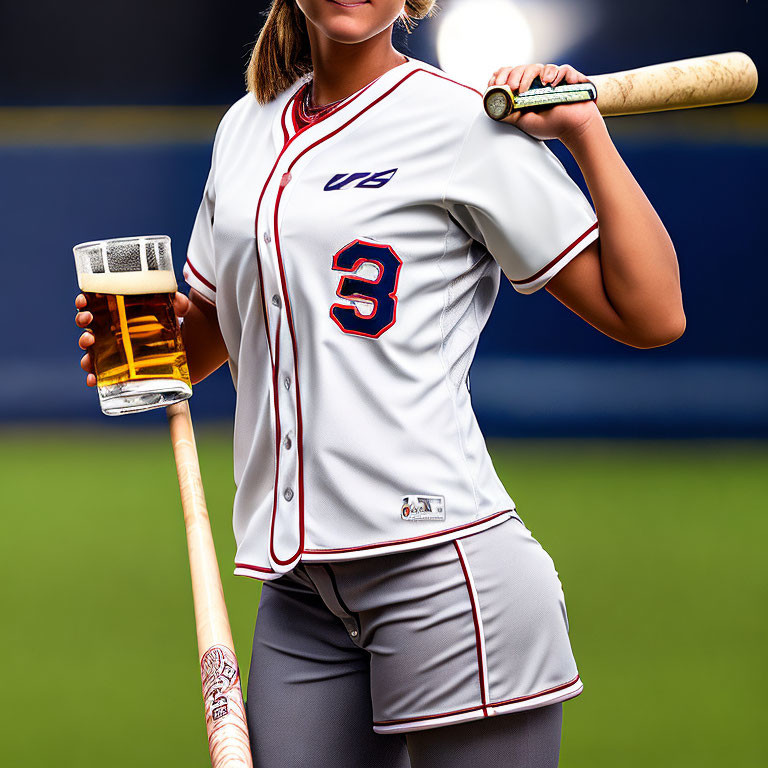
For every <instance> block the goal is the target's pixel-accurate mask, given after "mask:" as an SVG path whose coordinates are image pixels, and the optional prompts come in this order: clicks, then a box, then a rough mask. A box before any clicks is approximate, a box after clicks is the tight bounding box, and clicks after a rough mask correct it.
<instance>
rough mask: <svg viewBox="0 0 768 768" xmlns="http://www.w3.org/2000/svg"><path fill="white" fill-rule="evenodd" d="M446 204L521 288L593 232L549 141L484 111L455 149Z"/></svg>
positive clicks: (548, 273) (586, 208)
mask: <svg viewBox="0 0 768 768" xmlns="http://www.w3.org/2000/svg"><path fill="white" fill-rule="evenodd" d="M444 204H445V206H446V208H447V210H448V211H449V213H450V214H451V216H453V218H454V219H455V220H456V221H457V222H458V223H459V225H460V226H461V227H462V228H463V229H464V230H465V231H466V232H467V233H468V234H469V235H470V236H471V237H472V238H474V239H475V240H477V241H478V242H480V243H482V244H483V245H484V246H485V247H486V248H487V249H488V251H489V252H490V254H491V255H492V256H493V257H494V259H495V260H496V261H497V262H498V264H499V266H500V267H501V268H502V270H503V271H504V274H505V275H506V276H507V278H508V279H509V281H510V282H511V283H512V285H513V286H514V287H515V290H517V291H519V292H520V293H533V292H534V291H537V290H538V289H539V288H541V287H543V286H544V285H545V284H546V283H547V281H548V280H550V279H551V278H552V277H554V275H556V274H557V273H558V272H559V271H560V270H561V269H562V268H563V267H564V266H565V265H566V264H567V263H568V262H569V261H571V260H572V259H573V258H574V257H575V256H577V255H578V254H579V253H580V252H581V251H582V250H583V249H584V248H585V247H586V246H587V245H589V244H590V243H591V242H593V241H594V240H596V239H597V237H598V226H597V217H596V216H595V212H594V211H593V209H592V206H591V205H590V203H589V201H588V200H587V198H586V197H585V196H584V194H583V193H582V191H581V190H580V189H579V187H578V186H577V185H576V183H575V182H574V181H573V179H571V177H570V176H569V175H568V173H567V171H566V170H565V168H564V167H563V165H562V163H561V162H560V161H559V160H558V159H557V157H556V156H555V155H554V154H553V153H552V151H551V150H550V149H549V147H547V145H546V144H545V143H544V142H542V141H538V140H537V139H533V138H531V137H530V136H528V135H527V134H526V133H524V132H522V131H521V130H519V129H517V128H515V127H514V126H511V125H509V124H508V123H499V122H496V121H495V120H490V119H489V118H488V117H487V116H486V115H485V113H482V112H481V113H480V114H479V115H478V116H477V117H476V118H475V120H474V122H473V123H472V125H471V126H470V128H469V130H468V132H467V134H466V136H465V138H464V143H463V145H462V147H461V149H460V150H459V155H458V157H457V158H456V161H455V164H454V166H453V170H452V172H451V175H450V177H449V179H448V182H447V185H446V190H445V197H444Z"/></svg>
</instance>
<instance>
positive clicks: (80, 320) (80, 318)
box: [75, 312, 93, 328]
mask: <svg viewBox="0 0 768 768" xmlns="http://www.w3.org/2000/svg"><path fill="white" fill-rule="evenodd" d="M92 322H93V315H92V314H91V313H90V312H78V313H77V314H76V315H75V325H77V326H78V327H79V328H87V327H88V326H89V325H90V324H91V323H92Z"/></svg>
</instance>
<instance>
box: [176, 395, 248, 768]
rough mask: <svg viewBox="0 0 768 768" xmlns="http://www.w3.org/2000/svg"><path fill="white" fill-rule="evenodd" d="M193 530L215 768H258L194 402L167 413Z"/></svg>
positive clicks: (190, 541)
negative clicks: (202, 468)
mask: <svg viewBox="0 0 768 768" xmlns="http://www.w3.org/2000/svg"><path fill="white" fill-rule="evenodd" d="M166 413H167V416H168V424H169V427H170V432H171V444H172V446H173V455H174V459H175V460H176V473H177V475H178V478H179V491H180V493H181V506H182V509H183V511H184V525H185V527H186V531H187V549H188V551H189V570H190V574H191V577H192V597H193V600H194V605H195V624H196V626H197V646H198V651H199V656H200V671H201V676H202V684H203V701H204V705H205V725H206V728H207V730H208V748H209V750H210V753H211V765H212V766H213V768H252V766H253V763H252V760H251V752H250V742H249V738H248V725H247V721H246V716H245V705H244V703H243V693H242V688H241V685H240V669H239V667H238V664H237V657H236V656H235V649H234V643H233V642H232V632H231V630H230V627H229V617H228V616H227V606H226V604H225V602H224V590H223V588H222V586H221V576H220V575H219V565H218V562H217V560H216V549H215V547H214V543H213V535H212V533H211V525H210V520H209V519H208V509H207V507H206V503H205V493H204V492H203V481H202V477H201V475H200V464H199V461H198V457H197V447H196V445H195V434H194V430H193V428H192V417H191V415H190V411H189V403H188V402H187V401H186V400H184V401H182V402H180V403H174V404H173V405H169V406H168V408H166Z"/></svg>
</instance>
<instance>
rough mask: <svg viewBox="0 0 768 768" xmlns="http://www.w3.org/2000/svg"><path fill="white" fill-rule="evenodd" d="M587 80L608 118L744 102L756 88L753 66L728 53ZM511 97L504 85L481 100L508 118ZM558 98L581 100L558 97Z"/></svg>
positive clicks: (742, 57)
mask: <svg viewBox="0 0 768 768" xmlns="http://www.w3.org/2000/svg"><path fill="white" fill-rule="evenodd" d="M589 79H590V81H591V82H592V83H593V84H594V85H595V86H596V88H597V106H598V109H599V110H600V112H601V114H603V115H604V116H606V117H609V116H615V115H632V114H638V113H642V112H662V111H665V110H670V109H689V108H691V107H709V106H714V105H716V104H733V103H736V102H739V101H746V100H747V99H749V98H750V97H751V96H752V95H753V94H754V92H755V90H756V88H757V68H756V67H755V63H754V62H753V61H752V59H750V58H749V56H747V54H745V53H739V52H731V53H717V54H713V55H712V56H700V57H698V58H694V59H682V60H681V61H669V62H666V63H664V64H652V65H651V66H648V67H640V68H639V69H630V70H626V71H624V72H613V73H611V74H607V75H595V76H590V78H589ZM572 87H573V86H572ZM505 89H506V98H507V99H508V102H507V104H508V105H507V107H506V108H505V109H504V110H501V109H499V105H501V104H502V99H503V98H504V97H505V94H504V90H505ZM494 90H495V91H496V94H497V98H496V100H495V104H496V107H497V109H496V113H495V114H494V113H493V110H492V109H490V108H489V105H492V104H493V101H491V100H490V99H489V97H490V96H491V95H492V93H493V91H494ZM555 90H557V89H555ZM512 95H513V94H512V92H511V91H510V89H509V87H508V86H491V87H490V88H488V89H487V90H486V95H485V98H484V100H483V103H484V105H485V108H486V111H487V112H488V114H489V115H490V116H491V117H493V118H494V119H496V120H499V119H503V118H504V117H506V116H507V115H509V114H510V112H511V111H512V110H513V109H514V106H513V104H512ZM585 98H587V97H585ZM564 100H584V99H573V98H572V99H568V98H567V96H564ZM502 112H504V113H505V114H503V113H502Z"/></svg>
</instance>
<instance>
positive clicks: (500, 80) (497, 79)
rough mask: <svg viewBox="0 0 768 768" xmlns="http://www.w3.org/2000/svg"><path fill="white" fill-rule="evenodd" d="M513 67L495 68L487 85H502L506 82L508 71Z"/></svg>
mask: <svg viewBox="0 0 768 768" xmlns="http://www.w3.org/2000/svg"><path fill="white" fill-rule="evenodd" d="M513 69H514V67H501V69H497V70H496V71H495V72H494V73H493V77H491V79H490V81H489V82H488V85H504V84H505V83H506V82H507V78H508V77H509V73H510V72H511V71H512V70H513Z"/></svg>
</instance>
